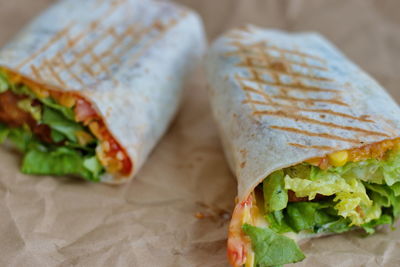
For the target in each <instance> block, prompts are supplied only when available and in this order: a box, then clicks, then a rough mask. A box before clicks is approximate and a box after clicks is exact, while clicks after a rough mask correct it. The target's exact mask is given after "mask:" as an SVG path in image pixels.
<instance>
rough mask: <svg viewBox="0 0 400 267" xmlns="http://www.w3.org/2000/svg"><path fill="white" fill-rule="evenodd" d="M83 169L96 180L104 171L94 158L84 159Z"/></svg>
mask: <svg viewBox="0 0 400 267" xmlns="http://www.w3.org/2000/svg"><path fill="white" fill-rule="evenodd" d="M83 167H85V169H87V170H89V171H90V172H91V173H92V176H93V177H96V179H98V178H99V177H100V174H101V173H102V172H103V170H104V167H103V165H101V163H100V161H99V159H98V158H97V157H96V156H93V157H90V158H85V159H84V160H83Z"/></svg>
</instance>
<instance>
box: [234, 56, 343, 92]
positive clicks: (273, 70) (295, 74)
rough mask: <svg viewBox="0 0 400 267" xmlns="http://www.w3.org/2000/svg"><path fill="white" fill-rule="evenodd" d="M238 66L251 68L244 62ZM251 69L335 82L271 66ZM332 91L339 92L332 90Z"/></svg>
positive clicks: (253, 66) (258, 66) (259, 66)
mask: <svg viewBox="0 0 400 267" xmlns="http://www.w3.org/2000/svg"><path fill="white" fill-rule="evenodd" d="M236 66H237V67H244V68H246V67H250V66H248V64H246V63H244V62H241V63H239V64H237V65H236ZM251 67H252V68H254V69H255V70H256V71H259V72H267V73H270V72H274V73H278V74H284V75H288V76H293V77H297V78H305V79H309V80H315V81H325V82H330V81H333V80H331V79H329V78H325V77H320V76H311V75H307V74H304V73H301V72H295V71H292V72H290V73H289V72H286V71H281V70H277V69H274V68H273V67H271V66H262V65H252V66H251ZM331 91H338V90H335V89H331Z"/></svg>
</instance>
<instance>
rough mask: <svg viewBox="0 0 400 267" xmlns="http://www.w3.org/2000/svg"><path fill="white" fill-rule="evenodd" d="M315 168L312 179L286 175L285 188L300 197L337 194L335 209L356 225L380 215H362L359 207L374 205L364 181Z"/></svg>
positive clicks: (312, 197) (311, 197)
mask: <svg viewBox="0 0 400 267" xmlns="http://www.w3.org/2000/svg"><path fill="white" fill-rule="evenodd" d="M315 169H317V168H313V170H312V172H311V177H310V179H301V178H291V177H290V176H289V175H286V176H285V189H287V190H292V191H294V192H295V193H296V196H298V197H308V198H309V199H310V200H312V199H314V198H315V196H316V195H317V194H321V195H324V196H331V195H335V198H334V201H335V202H336V205H335V209H336V210H337V211H338V214H339V215H341V216H342V217H344V218H349V219H350V220H351V221H352V224H354V225H361V224H363V223H366V222H368V221H371V220H373V219H376V218H378V217H379V216H380V214H378V213H376V212H375V213H368V215H370V216H369V217H362V216H361V215H360V213H359V212H358V211H357V209H358V207H361V208H362V209H368V208H370V207H371V206H372V201H371V200H370V199H369V197H368V195H367V192H366V189H365V187H364V185H363V183H362V182H361V181H360V180H359V179H356V178H346V179H344V178H342V177H341V176H339V175H338V174H336V173H331V172H329V171H322V170H319V169H318V170H315Z"/></svg>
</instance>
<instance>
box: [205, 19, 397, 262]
mask: <svg viewBox="0 0 400 267" xmlns="http://www.w3.org/2000/svg"><path fill="white" fill-rule="evenodd" d="M206 71H207V76H208V82H209V95H210V100H211V106H212V109H213V114H214V117H215V120H216V122H217V126H218V128H219V131H220V136H221V140H222V143H223V146H224V150H225V154H226V157H227V159H228V161H229V164H230V167H231V169H232V171H233V172H234V174H235V175H236V177H237V180H238V199H237V204H236V207H235V209H234V212H233V215H232V220H231V224H230V227H229V238H228V257H229V260H230V263H231V264H232V265H233V266H246V267H248V266H275V265H282V264H286V263H292V262H297V261H301V260H302V259H304V254H303V253H302V251H301V250H300V248H299V247H298V242H299V241H301V240H305V239H307V238H310V237H315V236H318V235H325V234H333V233H341V232H345V231H349V230H352V229H356V228H363V229H364V230H365V231H366V232H367V233H373V232H374V230H375V228H376V227H377V226H379V225H383V224H391V223H393V222H394V220H395V219H396V218H397V217H398V215H399V214H400V197H399V196H400V191H399V188H400V183H399V182H400V153H399V133H400V110H399V107H398V106H397V104H396V103H395V102H394V101H393V99H392V98H391V97H390V96H389V95H388V94H387V93H386V92H385V90H384V89H383V88H382V87H381V86H380V85H379V84H378V83H377V82H376V81H375V80H373V79H372V78H371V77H369V76H368V74H366V73H365V72H363V71H362V70H361V69H360V68H359V67H357V66H356V65H355V64H353V63H352V62H351V61H350V60H349V59H347V58H346V57H345V56H344V55H343V54H341V53H340V52H339V51H338V50H337V49H336V48H335V47H334V46H333V45H332V44H331V43H329V41H327V40H326V39H324V38H323V37H322V36H320V35H318V34H317V33H286V32H281V31H277V30H265V29H261V28H257V27H255V26H247V27H243V28H238V29H234V30H232V31H229V32H228V33H226V34H225V35H223V36H222V37H220V38H219V39H218V40H217V41H216V42H215V43H214V44H213V46H212V48H211V49H210V52H209V53H208V56H207V60H206Z"/></svg>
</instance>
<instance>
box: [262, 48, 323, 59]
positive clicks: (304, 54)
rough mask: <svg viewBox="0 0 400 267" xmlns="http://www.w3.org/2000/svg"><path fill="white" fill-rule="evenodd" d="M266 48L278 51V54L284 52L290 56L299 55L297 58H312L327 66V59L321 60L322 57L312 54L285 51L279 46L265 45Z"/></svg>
mask: <svg viewBox="0 0 400 267" xmlns="http://www.w3.org/2000/svg"><path fill="white" fill-rule="evenodd" d="M265 48H266V49H270V50H275V51H278V52H283V53H288V54H293V55H297V56H300V57H302V58H311V59H315V60H318V61H319V62H321V63H323V64H326V60H325V59H323V58H320V57H318V56H316V55H311V54H308V53H304V52H301V51H298V50H289V49H284V48H280V47H277V46H274V45H265Z"/></svg>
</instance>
